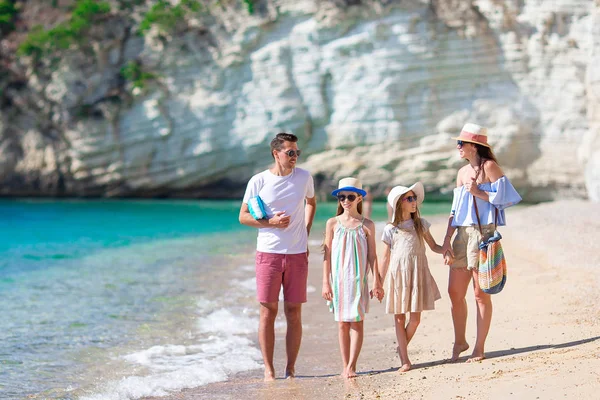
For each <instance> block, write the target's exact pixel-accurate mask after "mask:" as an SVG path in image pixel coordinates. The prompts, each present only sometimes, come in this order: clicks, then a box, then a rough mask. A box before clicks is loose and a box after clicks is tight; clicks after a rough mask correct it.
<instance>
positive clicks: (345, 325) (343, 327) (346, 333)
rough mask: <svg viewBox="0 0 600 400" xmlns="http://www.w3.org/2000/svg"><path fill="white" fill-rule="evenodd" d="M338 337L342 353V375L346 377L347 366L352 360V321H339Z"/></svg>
mask: <svg viewBox="0 0 600 400" xmlns="http://www.w3.org/2000/svg"><path fill="white" fill-rule="evenodd" d="M338 339H339V342H340V353H341V355H342V373H341V375H342V377H344V378H346V377H347V376H346V368H347V367H348V362H349V360H350V322H338Z"/></svg>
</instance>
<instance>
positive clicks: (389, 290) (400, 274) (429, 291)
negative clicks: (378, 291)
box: [382, 218, 442, 314]
mask: <svg viewBox="0 0 600 400" xmlns="http://www.w3.org/2000/svg"><path fill="white" fill-rule="evenodd" d="M421 221H422V223H423V227H424V229H425V231H428V230H429V227H430V226H431V224H430V223H429V222H427V221H426V220H425V219H423V218H421ZM382 240H383V241H384V242H385V243H387V244H389V245H390V246H391V256H390V265H389V267H388V271H387V274H386V278H385V293H386V300H385V310H386V313H388V314H405V313H408V312H421V311H425V310H433V309H434V308H435V304H434V303H435V301H436V300H439V299H441V298H442V296H441V295H440V291H439V289H438V286H437V284H436V283H435V280H434V279H433V276H432V275H431V272H430V271H429V265H428V263H427V256H426V255H425V241H424V240H419V238H418V236H417V232H416V231H415V227H414V222H413V221H412V220H408V221H404V222H402V223H401V225H400V226H399V227H397V226H394V225H392V224H387V225H386V226H385V228H384V230H383V236H382Z"/></svg>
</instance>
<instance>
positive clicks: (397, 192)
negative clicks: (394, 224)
mask: <svg viewBox="0 0 600 400" xmlns="http://www.w3.org/2000/svg"><path fill="white" fill-rule="evenodd" d="M411 190H412V191H413V192H414V194H416V195H417V204H418V205H421V203H423V200H424V199H425V188H424V187H423V184H422V183H421V182H417V183H415V184H414V185H412V186H410V187H406V186H394V187H393V188H392V190H390V193H389V194H388V197H387V200H388V204H389V205H390V206H392V210H393V211H394V214H393V215H392V221H393V220H394V218H395V217H396V203H397V202H398V200H400V197H402V195H403V194H404V193H408V192H410V191H411Z"/></svg>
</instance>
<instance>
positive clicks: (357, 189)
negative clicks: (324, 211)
mask: <svg viewBox="0 0 600 400" xmlns="http://www.w3.org/2000/svg"><path fill="white" fill-rule="evenodd" d="M339 192H354V193H358V194H360V195H361V196H362V197H365V196H366V195H367V192H365V191H364V190H362V189H359V188H355V187H354V186H346V187H343V188H339V189H335V190H334V191H333V192H331V195H332V196H337V195H338V193H339Z"/></svg>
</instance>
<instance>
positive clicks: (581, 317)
mask: <svg viewBox="0 0 600 400" xmlns="http://www.w3.org/2000/svg"><path fill="white" fill-rule="evenodd" d="M425 218H426V219H427V220H428V221H429V222H431V223H432V227H431V232H432V234H433V236H434V238H436V240H437V241H438V242H439V239H440V238H442V237H443V235H444V233H445V226H446V221H447V216H446V215H436V216H425ZM507 220H508V226H506V227H501V228H499V230H501V232H502V235H503V240H502V244H503V247H504V250H505V253H506V257H507V264H508V279H507V284H506V287H505V289H504V291H503V292H502V293H500V294H497V295H493V296H492V300H493V304H494V316H493V320H492V326H491V330H490V334H489V335H488V340H487V342H486V357H487V359H486V360H484V361H482V362H476V363H472V364H467V363H464V360H465V359H466V358H467V357H468V356H469V355H470V351H467V352H465V353H463V354H462V357H461V359H460V360H459V362H458V363H447V359H448V358H449V357H450V355H451V350H452V342H453V330H452V320H451V314H450V301H449V299H448V295H447V292H446V288H447V279H448V278H447V267H446V266H444V265H443V262H442V260H441V257H439V255H437V254H434V253H432V252H431V251H430V250H429V249H428V260H429V267H430V270H431V272H432V274H433V276H434V278H435V280H436V282H437V284H438V286H439V288H440V292H441V293H442V299H441V300H440V301H438V302H436V309H435V310H434V311H429V312H423V314H422V318H421V325H420V326H419V329H418V331H417V333H416V335H415V338H414V339H413V341H412V342H411V345H410V347H409V355H410V357H411V361H412V362H413V369H412V370H411V371H409V372H407V373H397V372H396V371H395V370H396V369H397V368H399V366H400V361H399V358H398V356H397V354H396V352H395V346H396V344H395V334H394V328H393V322H392V317H391V316H390V315H386V314H385V313H384V311H383V309H384V307H383V304H380V303H379V302H377V301H373V300H371V304H370V312H369V314H367V317H366V319H365V341H364V344H363V348H362V352H361V355H360V358H359V360H358V366H357V367H358V374H359V377H358V378H357V379H353V380H344V379H342V378H341V377H339V373H340V372H341V361H340V356H339V350H338V343H337V326H336V324H335V322H334V321H333V317H332V315H331V314H330V313H329V312H328V311H327V307H326V306H325V301H324V300H323V299H321V296H320V289H321V266H322V262H321V254H320V252H319V249H318V247H317V246H311V255H310V264H309V287H311V286H312V287H313V288H314V290H312V291H309V293H308V303H306V304H305V305H304V307H303V325H304V328H303V329H304V334H303V343H302V347H301V349H300V354H299V357H298V362H297V366H296V370H297V371H298V376H297V377H296V379H293V380H285V379H282V376H283V371H284V367H285V349H284V340H285V323H283V324H281V325H282V326H283V328H281V329H277V332H276V335H277V339H276V345H275V368H276V373H277V378H278V379H276V381H275V382H271V383H264V382H263V381H262V374H263V371H262V369H258V370H252V371H246V372H244V373H240V374H237V375H235V376H232V377H231V378H230V379H229V380H228V381H224V382H218V383H213V384H209V385H206V386H202V387H198V388H194V389H187V390H184V391H181V392H179V393H173V394H171V395H169V396H166V397H156V398H155V399H167V400H171V399H197V398H210V399H237V398H244V399H246V400H251V399H280V398H286V399H287V398H290V399H320V398H325V397H333V398H351V397H358V398H361V399H399V398H400V399H403V398H407V399H409V398H410V399H412V398H415V397H419V398H426V399H461V398H469V399H490V398H491V399H503V398H506V397H509V396H512V397H514V398H524V399H529V398H536V397H537V398H542V399H559V398H560V399H564V398H565V397H567V398H571V397H576V398H592V397H594V395H595V392H596V391H597V387H598V385H600V306H599V305H600V294H599V293H600V291H599V290H598V289H600V278H599V277H597V276H596V275H595V274H593V272H595V269H592V268H596V269H597V268H598V264H599V263H598V262H597V258H596V257H597V254H599V252H600V243H598V240H597V239H598V238H599V237H600V204H597V203H590V202H586V201H576V200H565V201H559V202H552V203H541V204H538V205H534V206H529V205H528V206H520V207H517V208H514V209H509V211H507ZM380 226H381V222H380V221H377V227H378V231H377V235H378V236H380V235H381V231H380V229H379V228H380ZM320 235H321V232H315V231H313V233H312V234H311V238H310V239H311V240H313V241H315V240H318V239H319V238H320ZM313 243H315V242H313ZM377 243H378V257H381V254H382V252H381V249H382V248H381V243H380V240H379V237H378V238H377ZM591 271H593V272H592V273H591V274H590V272H591ZM467 303H468V307H469V318H468V322H467V339H468V341H469V343H470V344H471V346H473V344H474V338H475V307H474V304H473V303H474V300H473V291H472V289H469V291H468V292H467ZM279 314H280V315H279V316H278V321H281V322H283V321H284V319H283V317H282V314H283V313H282V312H280V313H279Z"/></svg>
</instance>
